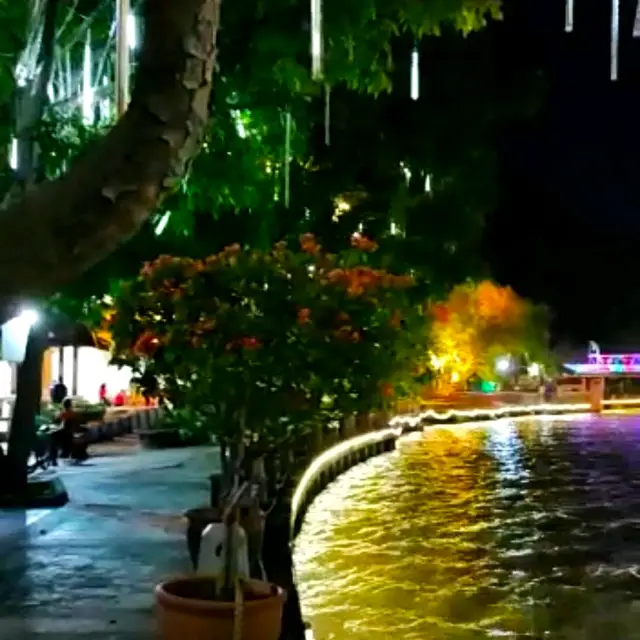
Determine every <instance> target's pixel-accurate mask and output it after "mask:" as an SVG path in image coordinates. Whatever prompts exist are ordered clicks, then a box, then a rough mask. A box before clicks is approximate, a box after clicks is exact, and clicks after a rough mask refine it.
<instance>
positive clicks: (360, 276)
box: [327, 267, 413, 296]
mask: <svg viewBox="0 0 640 640" xmlns="http://www.w3.org/2000/svg"><path fill="white" fill-rule="evenodd" d="M327 281H328V282H329V283H330V284H333V285H339V286H343V287H344V288H345V289H346V291H347V293H348V294H349V295H351V296H359V295H362V294H363V293H365V292H368V291H371V290H373V289H376V288H379V287H381V288H385V289H391V288H398V289H404V288H407V287H410V286H412V285H413V278H411V276H395V275H393V274H391V273H387V272H386V271H381V270H378V269H372V268H371V267H353V268H351V269H332V270H331V271H329V273H328V274H327Z"/></svg>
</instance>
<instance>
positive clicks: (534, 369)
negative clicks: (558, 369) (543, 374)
mask: <svg viewBox="0 0 640 640" xmlns="http://www.w3.org/2000/svg"><path fill="white" fill-rule="evenodd" d="M527 373H528V374H529V375H530V376H531V377H532V378H535V377H537V376H539V375H540V365H539V364H538V363H537V362H533V363H532V364H530V365H529V368H528V370H527Z"/></svg>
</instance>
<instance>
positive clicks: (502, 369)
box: [496, 356, 511, 373]
mask: <svg viewBox="0 0 640 640" xmlns="http://www.w3.org/2000/svg"><path fill="white" fill-rule="evenodd" d="M510 367H511V362H510V361H509V358H508V357H507V356H502V357H501V358H498V359H497V360H496V371H498V372H499V373H507V371H509V369H510Z"/></svg>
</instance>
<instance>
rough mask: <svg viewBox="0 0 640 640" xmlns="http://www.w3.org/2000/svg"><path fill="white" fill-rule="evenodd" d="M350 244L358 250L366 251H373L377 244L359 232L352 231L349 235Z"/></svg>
mask: <svg viewBox="0 0 640 640" xmlns="http://www.w3.org/2000/svg"><path fill="white" fill-rule="evenodd" d="M351 246H352V247H353V248H354V249H358V250H359V251H366V252H367V253H373V252H374V251H376V249H377V248H378V244H377V243H376V242H374V241H373V240H369V238H367V237H366V236H363V235H362V234H361V233H357V232H356V233H354V234H353V235H352V236H351Z"/></svg>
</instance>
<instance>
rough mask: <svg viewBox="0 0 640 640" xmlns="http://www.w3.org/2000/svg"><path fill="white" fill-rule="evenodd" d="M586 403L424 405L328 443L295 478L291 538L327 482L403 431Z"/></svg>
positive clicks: (567, 409)
mask: <svg viewBox="0 0 640 640" xmlns="http://www.w3.org/2000/svg"><path fill="white" fill-rule="evenodd" d="M603 406H604V408H605V409H614V408H640V398H620V399H608V400H604V401H603ZM590 410H591V406H590V405H589V404H587V403H584V402H580V403H539V404H530V405H510V406H506V407H497V408H495V409H492V408H486V409H450V410H448V411H436V410H434V409H427V410H425V411H421V412H418V413H412V414H407V415H398V416H394V417H393V418H391V419H390V420H389V422H388V425H387V426H386V427H384V428H382V429H376V430H373V431H368V432H366V433H361V434H358V435H354V436H347V437H346V439H345V440H343V441H342V442H339V443H338V444H334V445H333V446H330V447H329V448H327V449H326V450H324V451H323V452H322V453H320V454H319V455H318V456H317V457H316V458H314V459H313V460H312V461H311V463H310V464H309V466H308V467H307V468H306V469H305V471H304V473H303V474H302V475H301V476H300V479H299V480H298V482H297V484H296V486H295V490H294V492H293V495H292V497H291V501H290V514H289V515H290V526H291V539H292V540H293V539H294V538H295V536H296V535H297V534H298V532H299V530H300V527H301V525H302V520H303V518H304V515H305V513H306V510H307V507H308V506H309V505H310V504H311V501H312V500H313V499H314V498H315V497H316V496H317V495H318V494H319V493H320V492H321V491H323V490H324V489H325V488H326V487H327V485H328V484H329V483H331V482H333V480H335V479H336V478H337V477H338V476H339V475H340V474H341V473H343V472H344V471H346V470H347V469H350V468H351V467H353V466H355V465H356V464H359V463H361V462H364V461H365V460H367V459H368V458H371V457H373V456H376V455H378V454H380V453H384V452H386V451H392V450H393V449H394V448H395V443H396V440H397V439H398V438H399V437H400V436H401V435H402V434H403V433H407V432H410V431H416V430H418V429H421V428H423V427H426V426H429V425H434V424H455V423H462V422H470V421H481V420H496V419H499V418H515V417H523V416H527V415H554V414H555V415H559V414H567V413H586V412H588V411H590Z"/></svg>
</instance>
